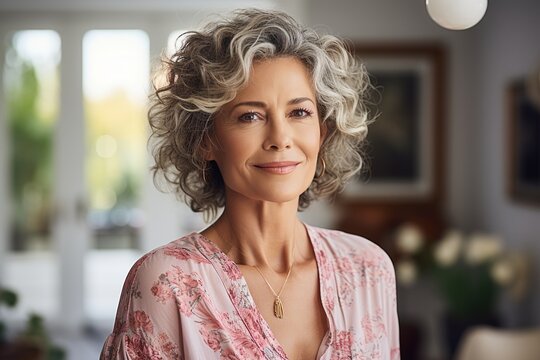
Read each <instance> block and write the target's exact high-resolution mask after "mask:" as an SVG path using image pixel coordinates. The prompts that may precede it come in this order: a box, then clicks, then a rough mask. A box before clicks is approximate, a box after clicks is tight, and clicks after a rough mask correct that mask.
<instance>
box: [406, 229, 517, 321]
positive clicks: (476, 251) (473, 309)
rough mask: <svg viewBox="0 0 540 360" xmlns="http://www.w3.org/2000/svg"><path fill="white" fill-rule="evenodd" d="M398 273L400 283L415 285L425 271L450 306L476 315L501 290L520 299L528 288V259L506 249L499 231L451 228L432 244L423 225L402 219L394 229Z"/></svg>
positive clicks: (488, 306) (487, 307) (463, 313)
mask: <svg viewBox="0 0 540 360" xmlns="http://www.w3.org/2000/svg"><path fill="white" fill-rule="evenodd" d="M395 247H396V251H397V259H396V276H397V280H398V283H399V284H400V285H402V286H410V285H411V284H414V283H415V282H416V280H417V279H418V277H419V276H420V275H421V274H422V273H428V274H429V275H430V277H431V278H432V279H434V280H435V281H436V285H437V286H438V288H439V289H440V291H441V295H442V296H443V297H444V298H445V299H446V301H447V303H448V305H449V311H450V312H454V313H455V314H457V315H458V316H462V317H467V316H472V315H473V314H475V313H478V312H482V311H485V312H488V311H493V307H494V306H495V303H496V299H497V297H498V295H499V293H500V291H501V290H509V293H510V295H511V296H512V297H513V298H514V299H515V300H520V299H522V298H523V296H524V295H525V293H526V290H527V273H528V262H527V261H526V258H525V257H524V256H523V255H521V254H518V253H515V252H511V251H508V250H507V249H505V248H504V244H503V239H502V238H501V237H500V236H498V235H492V234H485V233H473V234H471V235H469V236H468V237H466V236H465V235H463V233H461V232H460V231H458V230H455V229H452V230H449V231H447V232H446V233H445V235H444V236H443V237H442V239H440V240H439V241H437V242H434V243H432V244H428V243H427V242H426V241H425V239H424V236H423V234H422V232H421V230H420V229H419V228H418V227H417V226H415V225H413V224H404V225H403V226H401V227H400V228H399V229H398V230H397V231H396V236H395Z"/></svg>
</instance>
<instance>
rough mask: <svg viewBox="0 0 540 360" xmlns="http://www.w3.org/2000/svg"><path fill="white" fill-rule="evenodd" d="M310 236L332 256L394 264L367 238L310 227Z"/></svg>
mask: <svg viewBox="0 0 540 360" xmlns="http://www.w3.org/2000/svg"><path fill="white" fill-rule="evenodd" d="M308 231H309V233H310V236H312V237H313V238H314V239H313V240H314V241H317V242H318V243H319V245H320V246H321V247H323V248H325V249H326V250H330V253H331V254H335V255H337V256H361V257H363V258H366V259H370V258H371V259H380V260H384V261H385V262H389V263H390V266H391V265H392V262H391V261H390V258H389V256H388V255H387V254H386V252H385V251H384V250H383V249H382V248H381V247H380V246H379V245H377V244H375V243H374V242H372V241H370V240H368V239H366V238H365V237H362V236H359V235H354V234H349V233H346V232H343V231H339V230H330V229H323V228H318V227H315V226H308Z"/></svg>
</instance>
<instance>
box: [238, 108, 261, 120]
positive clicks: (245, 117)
mask: <svg viewBox="0 0 540 360" xmlns="http://www.w3.org/2000/svg"><path fill="white" fill-rule="evenodd" d="M261 118H262V117H261V115H260V114H259V113H257V112H255V111H250V112H247V113H244V114H242V115H240V117H238V120H240V121H244V122H252V121H257V120H259V119H261Z"/></svg>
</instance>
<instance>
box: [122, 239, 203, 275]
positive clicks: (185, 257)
mask: <svg viewBox="0 0 540 360" xmlns="http://www.w3.org/2000/svg"><path fill="white" fill-rule="evenodd" d="M200 242H201V239H200V235H199V234H197V233H191V234H188V235H185V236H183V237H181V238H178V239H176V240H174V241H171V242H169V243H168V244H165V245H163V246H160V247H158V248H155V249H153V250H151V251H149V252H147V253H146V254H144V255H143V256H141V257H140V258H139V259H138V260H137V261H136V262H135V264H134V265H133V266H132V268H131V270H130V271H129V274H128V276H127V279H126V283H131V282H133V281H135V279H138V280H143V281H144V280H156V279H157V278H158V277H159V276H160V275H162V274H166V273H167V272H170V271H171V270H174V271H179V270H180V271H185V272H192V271H195V270H196V271H198V272H200V271H204V268H205V266H204V265H208V264H211V262H210V260H209V256H207V253H206V252H205V249H206V248H207V247H206V246H204V245H201V244H200Z"/></svg>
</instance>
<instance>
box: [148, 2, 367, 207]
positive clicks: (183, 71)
mask: <svg viewBox="0 0 540 360" xmlns="http://www.w3.org/2000/svg"><path fill="white" fill-rule="evenodd" d="M181 36H182V38H183V39H184V42H183V45H182V46H181V48H180V49H179V50H178V51H177V52H176V53H175V54H174V55H173V56H172V57H171V58H170V59H165V60H164V61H163V65H164V68H165V69H164V70H165V71H166V84H165V85H163V86H160V87H158V86H154V93H153V95H152V96H151V107H150V110H149V122H150V126H151V129H152V135H151V140H153V151H152V153H153V156H154V160H155V165H154V166H153V167H152V171H153V174H154V182H156V177H157V175H158V173H162V174H163V175H164V178H165V179H166V181H167V182H168V183H169V184H170V185H172V187H173V191H174V192H176V193H177V195H179V196H180V197H182V198H183V199H184V200H185V201H186V202H187V204H188V205H189V206H190V207H191V209H192V210H193V211H196V212H206V213H207V214H208V213H210V214H214V215H215V214H216V213H217V210H218V208H220V207H223V206H224V205H225V188H224V183H223V178H222V177H221V173H220V171H219V168H218V167H217V165H216V163H215V162H214V161H210V162H207V161H206V160H205V159H204V156H203V154H204V151H205V149H204V146H205V145H204V144H205V143H207V141H206V140H211V138H212V130H213V122H214V118H215V117H214V116H213V115H214V114H216V112H217V111H218V110H219V109H220V108H221V107H222V106H223V105H225V104H227V103H228V102H230V101H232V100H233V99H234V98H235V96H236V94H237V92H238V91H239V90H240V89H241V88H242V87H243V86H245V85H246V84H247V81H248V79H249V76H250V72H251V69H252V65H253V64H254V63H255V62H257V61H262V60H265V59H270V58H274V57H285V56H291V57H295V58H297V59H299V60H300V61H301V62H302V63H303V64H304V65H305V66H306V68H307V69H308V71H309V73H310V75H311V77H312V81H313V86H314V89H315V93H316V97H317V107H318V111H319V116H320V119H321V122H322V123H323V124H324V126H325V127H326V130H327V134H326V137H325V139H324V141H323V143H322V145H321V149H320V152H319V159H320V160H321V161H320V163H318V164H317V171H316V172H315V177H314V179H313V181H312V183H311V185H310V187H309V188H308V189H307V190H306V191H305V192H304V193H302V194H301V196H300V200H299V210H303V209H305V208H306V207H307V206H308V205H309V204H310V202H311V201H312V200H313V199H316V198H318V197H322V196H328V195H334V194H337V193H338V192H339V191H340V190H341V189H342V188H343V186H344V184H345V183H346V181H347V180H348V179H349V178H350V177H351V176H353V175H354V174H355V173H356V172H357V171H359V170H360V168H361V166H362V156H361V155H360V153H359V149H360V146H361V145H362V144H363V140H364V138H365V136H366V134H367V125H368V111H367V107H366V105H365V102H364V101H363V100H364V97H365V94H366V90H367V88H368V87H369V86H370V85H369V78H368V76H367V73H366V71H365V70H364V68H363V66H361V65H360V64H358V63H357V62H356V61H355V59H354V57H353V56H352V55H351V54H350V53H349V51H347V48H346V46H345V44H344V43H343V42H342V41H341V40H339V39H338V38H336V37H334V36H331V35H319V34H317V33H316V32H315V31H314V30H312V29H309V28H305V27H303V26H301V25H300V24H299V23H297V22H296V21H295V20H294V19H293V18H292V17H290V16H289V15H287V14H285V13H283V12H279V11H271V10H258V9H245V10H238V11H236V12H234V13H233V16H232V17H230V18H228V19H221V20H219V21H214V22H211V23H209V24H208V25H206V26H205V27H204V28H202V29H201V30H200V31H190V32H187V33H184V34H183V35H181ZM323 165H324V166H323Z"/></svg>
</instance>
